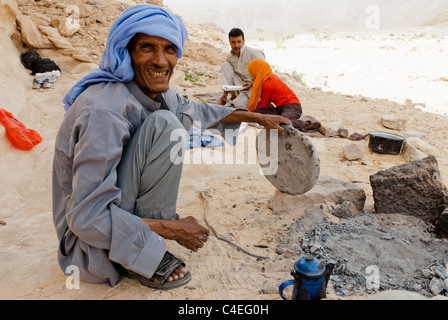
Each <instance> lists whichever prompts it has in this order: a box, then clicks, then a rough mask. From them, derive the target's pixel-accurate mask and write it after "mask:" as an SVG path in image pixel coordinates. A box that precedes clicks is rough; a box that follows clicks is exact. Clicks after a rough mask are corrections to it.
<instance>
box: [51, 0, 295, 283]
mask: <svg viewBox="0 0 448 320" xmlns="http://www.w3.org/2000/svg"><path fill="white" fill-rule="evenodd" d="M186 39H187V30H186V28H185V26H184V24H183V22H182V20H181V19H180V18H179V17H177V16H175V15H173V14H172V13H170V12H169V11H168V10H166V9H164V8H161V7H158V6H154V5H149V4H142V5H137V6H133V7H130V8H128V9H126V10H125V11H123V13H122V15H121V16H120V17H119V18H118V20H117V21H115V22H114V24H113V25H112V27H111V30H110V32H109V36H108V39H107V43H106V48H105V51H104V54H103V57H102V60H101V63H100V66H99V68H97V69H95V70H92V71H91V72H90V73H88V74H87V75H86V76H85V77H84V78H83V79H81V80H80V81H79V82H78V83H77V84H75V86H74V87H73V88H72V89H71V90H70V91H69V92H68V93H67V95H66V96H65V98H64V103H65V106H64V109H65V110H66V111H67V113H66V115H65V118H64V120H63V122H62V124H61V127H60V129H59V131H58V134H57V136H56V143H55V154H54V160H53V221H54V225H55V228H56V234H57V237H58V240H59V246H58V261H59V265H60V267H61V269H62V270H63V272H65V273H67V274H69V272H68V270H70V267H73V266H75V267H77V269H78V270H79V275H80V280H82V281H86V282H90V283H106V284H109V285H111V286H114V285H115V284H116V283H117V282H118V280H119V277H120V274H124V275H126V276H128V277H132V278H136V279H138V280H139V281H140V282H141V283H142V284H144V285H146V286H148V287H151V288H157V289H171V288H176V287H179V286H183V285H185V284H186V283H187V282H188V281H190V279H191V274H190V273H189V271H188V270H187V269H186V268H185V263H184V262H183V261H182V260H180V259H178V258H177V257H175V256H173V255H172V254H170V253H169V252H167V250H166V240H173V241H176V242H177V243H178V244H179V245H181V246H182V247H185V248H187V249H188V250H192V251H194V252H196V251H198V250H199V249H200V248H202V247H203V246H204V243H205V242H207V239H208V236H209V230H208V229H207V228H205V227H204V226H202V225H201V224H200V223H199V222H198V221H197V220H196V219H195V218H193V217H186V218H181V217H179V216H178V215H177V213H176V201H177V196H178V190H179V184H180V178H181V175H182V162H179V161H178V160H179V159H178V158H179V157H181V155H179V152H178V150H179V132H181V133H182V132H183V133H184V134H185V139H184V140H183V141H181V143H182V144H183V147H184V148H185V147H186V135H187V131H188V129H189V127H190V125H191V123H192V121H197V123H200V124H201V129H207V128H214V129H216V130H219V131H220V132H225V130H226V129H232V130H233V132H235V130H236V132H237V130H238V128H239V125H240V123H241V122H243V121H244V122H246V121H248V122H249V121H250V122H256V123H258V124H260V125H262V126H264V127H265V128H268V129H278V130H279V132H280V133H282V132H283V128H282V127H281V126H280V124H281V123H290V122H289V120H288V119H285V118H283V117H280V116H266V115H259V114H254V113H251V112H247V111H241V110H235V109H233V108H229V107H222V106H219V105H211V104H207V103H195V102H192V101H188V100H187V99H185V98H183V97H182V96H179V95H178V94H177V93H176V92H175V91H174V90H172V89H170V88H169V81H170V79H171V76H172V75H173V72H174V68H175V66H176V64H177V60H178V59H179V58H181V57H182V51H183V46H184V43H185V41H186ZM173 135H174V138H175V139H173ZM232 140H233V139H232Z"/></svg>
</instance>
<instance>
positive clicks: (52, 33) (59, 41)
mask: <svg viewBox="0 0 448 320" xmlns="http://www.w3.org/2000/svg"><path fill="white" fill-rule="evenodd" d="M38 28H39V30H40V31H41V32H42V33H43V34H45V35H46V36H47V37H48V39H50V41H51V42H53V44H54V46H55V47H56V48H59V49H69V48H71V46H72V45H71V44H70V42H68V40H67V39H65V38H64V37H62V36H61V35H60V34H59V32H58V29H56V28H53V27H48V26H38Z"/></svg>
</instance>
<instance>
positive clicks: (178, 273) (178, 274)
mask: <svg viewBox="0 0 448 320" xmlns="http://www.w3.org/2000/svg"><path fill="white" fill-rule="evenodd" d="M187 274H188V270H187V269H185V268H184V267H182V266H180V267H179V268H177V269H176V270H175V271H174V272H173V273H172V274H171V276H169V277H168V279H167V280H166V282H173V281H176V280H180V279H183V278H184V277H185V276H186V275H187Z"/></svg>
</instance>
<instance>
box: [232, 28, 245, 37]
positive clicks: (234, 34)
mask: <svg viewBox="0 0 448 320" xmlns="http://www.w3.org/2000/svg"><path fill="white" fill-rule="evenodd" d="M240 36H242V37H243V40H244V32H243V30H241V29H238V28H233V29H232V30H230V32H229V39H230V38H237V37H240Z"/></svg>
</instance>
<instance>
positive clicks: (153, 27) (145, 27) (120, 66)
mask: <svg viewBox="0 0 448 320" xmlns="http://www.w3.org/2000/svg"><path fill="white" fill-rule="evenodd" d="M137 33H144V34H147V35H149V36H156V37H160V38H164V39H166V40H169V41H171V42H172V43H173V44H174V45H175V46H176V47H177V57H178V58H181V57H182V52H183V47H184V44H185V41H186V40H187V35H188V33H187V30H186V28H185V26H184V23H183V22H182V20H181V19H180V18H179V17H178V16H176V15H174V14H172V13H171V12H169V11H168V10H166V9H164V8H161V7H158V6H155V5H150V4H141V5H136V6H133V7H130V8H128V9H126V10H125V11H123V13H122V14H121V16H120V17H119V18H118V20H117V21H115V22H114V24H113V25H112V27H111V29H110V31H109V35H108V38H107V43H106V48H105V49H104V53H103V58H102V59H101V63H100V66H99V68H97V69H94V70H92V71H90V72H89V73H88V74H87V75H86V76H85V77H84V78H82V79H81V80H80V81H79V82H78V83H77V84H75V85H74V86H73V88H71V89H70V91H69V92H68V93H67V95H66V96H65V97H64V99H63V103H64V109H65V110H68V109H69V108H70V107H71V105H72V104H73V103H74V102H75V100H76V98H77V97H78V96H79V95H80V94H81V93H82V92H83V91H84V90H86V89H87V88H88V87H89V86H90V85H92V84H94V83H98V82H104V81H107V82H128V81H131V80H132V79H133V78H134V70H133V69H132V64H131V62H132V60H131V55H130V54H129V51H128V49H127V48H126V46H127V45H128V43H129V41H130V40H131V39H132V37H133V36H134V35H135V34H137Z"/></svg>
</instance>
